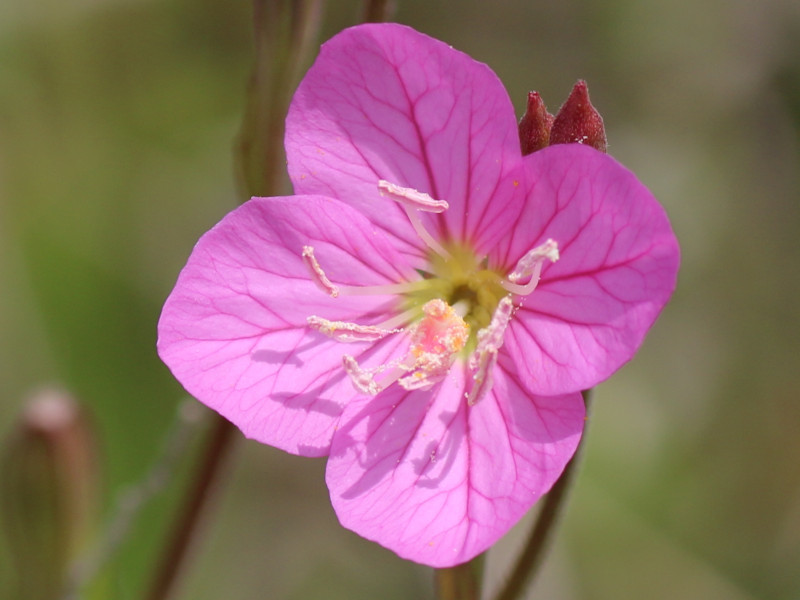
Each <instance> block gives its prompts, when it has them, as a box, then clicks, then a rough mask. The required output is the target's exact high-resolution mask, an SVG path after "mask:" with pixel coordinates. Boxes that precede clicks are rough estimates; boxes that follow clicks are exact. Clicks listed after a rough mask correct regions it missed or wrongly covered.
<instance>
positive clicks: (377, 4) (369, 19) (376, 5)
mask: <svg viewBox="0 0 800 600" xmlns="http://www.w3.org/2000/svg"><path fill="white" fill-rule="evenodd" d="M394 9H395V3H394V2H393V1H392V0H366V2H364V13H363V16H362V19H361V20H362V21H363V22H364V23H380V22H382V21H388V20H389V17H390V16H391V15H392V14H393V13H394Z"/></svg>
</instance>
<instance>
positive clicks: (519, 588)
mask: <svg viewBox="0 0 800 600" xmlns="http://www.w3.org/2000/svg"><path fill="white" fill-rule="evenodd" d="M591 397H592V390H586V391H584V392H583V401H584V404H585V405H586V414H587V417H588V415H589V408H590V405H591ZM587 423H588V420H587ZM585 439H586V429H585V428H584V434H583V437H581V441H580V443H579V444H578V449H577V450H576V451H575V454H574V455H573V457H572V459H571V460H570V461H569V463H568V464H567V466H566V468H565V469H564V472H563V473H562V474H561V477H560V478H559V480H558V481H557V482H556V483H555V485H554V486H553V487H552V489H551V490H550V491H549V492H548V493H547V495H546V496H545V498H544V500H543V504H542V508H541V511H540V512H539V516H538V518H537V520H536V523H535V524H534V526H533V530H532V531H531V535H530V537H529V538H528V542H527V544H526V545H525V548H523V550H522V553H521V554H520V555H519V558H518V559H517V563H516V565H514V569H513V570H512V571H511V575H510V576H509V577H508V579H507V580H506V583H505V586H504V587H503V588H502V589H501V590H500V592H499V593H498V594H497V596H495V600H517V598H519V597H520V595H521V594H522V593H523V592H524V591H525V589H526V587H527V586H528V584H529V583H530V582H531V581H532V580H533V578H534V577H535V576H536V574H537V573H538V571H539V569H540V567H541V566H542V563H543V562H544V557H545V555H546V550H547V549H548V548H549V547H550V543H551V542H552V539H553V533H554V531H555V529H556V526H557V525H558V523H559V522H560V517H561V514H562V513H563V511H564V508H565V506H566V501H567V497H568V496H569V491H570V489H571V488H572V482H573V481H574V480H575V474H576V473H577V471H578V465H579V464H580V459H581V455H582V454H583V452H582V450H583V445H584V440H585Z"/></svg>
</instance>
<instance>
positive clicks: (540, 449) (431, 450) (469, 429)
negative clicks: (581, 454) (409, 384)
mask: <svg viewBox="0 0 800 600" xmlns="http://www.w3.org/2000/svg"><path fill="white" fill-rule="evenodd" d="M466 376H467V374H466V369H465V368H464V367H463V366H461V367H458V366H457V367H454V368H453V369H452V370H451V373H450V375H449V376H448V379H447V380H446V381H445V382H444V383H443V384H442V385H441V386H440V387H439V388H438V390H435V391H434V392H432V393H422V392H407V391H405V390H402V389H401V388H399V386H395V387H393V388H390V389H389V390H386V391H385V392H383V393H381V394H380V395H378V396H377V397H375V398H371V399H369V400H367V401H358V402H354V403H353V404H351V405H349V406H348V407H347V408H346V409H345V412H344V414H343V415H342V421H341V427H340V429H339V430H338V431H337V432H336V434H335V435H334V440H333V444H332V446H331V455H330V458H329V459H328V468H327V477H326V479H327V483H328V488H329V489H330V492H331V501H332V503H333V507H334V509H335V510H336V514H337V515H338V517H339V520H340V521H341V523H342V525H344V526H345V527H348V528H350V529H352V530H353V531H355V532H356V533H358V534H360V535H362V536H364V537H366V538H368V539H371V540H374V541H376V542H378V543H380V544H382V545H384V546H386V547H387V548H390V549H391V550H393V551H395V552H396V553H397V554H399V555H400V556H401V557H403V558H408V559H410V560H414V561H416V562H420V563H423V564H427V565H430V566H433V567H448V566H452V565H456V564H459V563H463V562H465V561H467V560H470V559H471V558H473V557H474V556H476V555H478V554H479V553H481V552H483V551H484V550H486V549H487V548H489V547H490V546H491V545H492V544H494V543H495V542H496V541H497V540H498V539H499V538H500V537H501V536H502V535H503V534H505V533H506V532H507V531H508V530H509V529H510V528H511V527H512V526H513V525H514V524H515V523H516V522H517V521H518V520H519V519H520V518H521V517H522V516H523V515H524V514H525V512H526V511H527V510H528V509H529V508H530V507H531V506H532V505H533V504H534V502H536V500H538V499H539V497H541V495H542V494H544V493H546V492H547V491H548V490H549V489H550V487H551V486H552V485H553V483H554V482H555V481H556V479H558V477H559V476H560V474H561V472H562V471H563V469H564V467H565V466H566V464H567V462H568V461H569V459H570V458H571V456H572V455H573V453H574V452H575V449H576V447H577V444H578V441H579V440H580V436H581V432H582V430H583V423H584V405H583V400H582V398H581V396H580V394H578V393H575V394H569V395H566V396H556V397H547V398H545V397H536V396H532V395H531V394H530V393H529V392H528V391H527V390H526V389H525V388H524V387H523V386H522V385H521V382H520V381H519V380H518V379H517V378H516V377H515V376H513V375H511V374H509V373H508V372H506V371H505V370H503V369H501V368H497V369H496V370H495V373H494V387H493V388H492V390H491V392H489V393H488V394H487V395H486V396H485V397H484V398H483V399H482V400H481V402H479V403H478V404H476V405H474V406H469V405H468V404H467V402H466V399H465V397H464V389H465V378H466Z"/></svg>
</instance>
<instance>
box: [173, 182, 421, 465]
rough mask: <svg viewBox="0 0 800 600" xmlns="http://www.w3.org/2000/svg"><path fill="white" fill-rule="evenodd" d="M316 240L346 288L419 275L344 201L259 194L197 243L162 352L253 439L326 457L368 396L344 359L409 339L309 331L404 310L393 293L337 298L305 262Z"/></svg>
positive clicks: (385, 350) (190, 385) (378, 352)
mask: <svg viewBox="0 0 800 600" xmlns="http://www.w3.org/2000/svg"><path fill="white" fill-rule="evenodd" d="M307 244H310V245H313V246H314V247H315V249H316V254H317V258H318V259H319V261H320V263H321V264H322V266H323V268H324V269H325V270H326V273H327V275H328V276H329V277H330V278H331V279H332V280H333V281H336V282H337V283H340V284H358V285H383V284H392V283H394V282H397V281H400V280H401V279H402V274H403V272H404V270H405V271H407V272H406V273H405V274H406V275H408V272H411V273H413V271H412V270H411V268H410V267H409V266H407V265H406V264H405V261H404V259H403V258H402V256H400V255H399V254H398V253H397V252H396V251H395V250H394V249H393V248H392V246H391V244H389V243H388V242H387V240H386V239H385V236H384V235H382V234H381V232H380V231H378V230H377V229H376V228H375V227H373V226H372V225H371V224H370V223H369V222H368V221H367V220H366V219H365V218H364V217H363V216H362V215H360V214H359V213H358V212H356V211H355V210H353V209H352V208H350V207H348V206H346V205H344V204H342V203H341V202H338V201H336V200H332V199H329V198H322V197H319V196H306V197H299V198H298V197H291V198H254V199H252V200H251V201H250V202H248V203H246V204H244V205H243V206H241V207H239V208H238V209H236V210H234V211H233V212H231V213H230V214H228V215H227V216H226V217H225V218H224V219H223V220H222V221H221V222H220V223H219V224H218V225H217V226H215V227H214V228H213V229H211V231H209V232H208V233H206V234H205V235H204V236H203V237H202V238H201V239H200V241H199V242H198V243H197V245H196V246H195V249H194V251H193V252H192V255H191V257H190V258H189V261H188V263H187V265H186V267H185V268H184V269H183V271H182V272H181V275H180V277H179V279H178V282H177V284H176V286H175V289H174V290H173V292H172V294H171V295H170V296H169V298H168V299H167V302H166V304H165V306H164V309H163V312H162V314H161V319H160V321H159V325H158V332H159V340H158V352H159V355H160V356H161V358H162V360H163V361H164V362H165V363H166V364H167V365H168V366H169V367H170V369H171V370H172V372H173V374H174V375H175V377H176V378H177V379H178V380H179V381H180V382H181V383H182V384H183V386H184V387H185V388H186V390H187V391H188V392H189V393H190V394H192V395H193V396H196V397H197V398H198V399H199V400H201V401H202V402H204V403H205V404H207V405H208V406H210V407H211V408H213V409H215V410H217V411H218V412H219V413H220V414H222V415H223V416H225V417H226V418H227V419H229V420H230V421H232V422H233V423H234V424H235V425H237V426H238V427H239V428H240V429H241V430H242V431H243V432H244V433H245V435H247V436H248V437H252V438H255V439H257V440H258V441H260V442H264V443H267V444H271V445H273V446H277V447H278V448H282V449H284V450H287V451H289V452H293V453H296V454H301V455H308V456H321V455H325V454H327V452H328V447H329V444H330V439H331V435H332V433H333V431H334V428H335V427H336V424H337V422H338V419H339V415H340V413H341V411H342V408H343V407H344V406H345V405H346V404H347V402H348V401H350V400H351V399H352V398H353V397H354V396H356V392H355V390H354V388H353V385H352V382H351V381H350V380H349V378H348V377H347V376H346V375H345V373H344V370H343V369H342V356H343V355H344V354H351V355H354V356H356V357H357V358H359V360H362V361H365V364H367V365H370V364H373V363H376V364H381V363H385V362H389V361H390V360H392V359H394V358H395V357H396V356H398V355H400V354H402V352H404V351H405V347H404V346H403V344H404V340H403V339H402V337H400V336H396V337H395V338H393V339H387V340H382V341H380V342H378V343H354V344H341V343H339V342H336V341H334V340H333V339H331V338H328V337H326V336H324V335H323V334H321V333H319V332H318V331H314V330H312V329H311V328H309V327H308V326H307V321H306V319H307V318H308V317H309V316H311V315H316V316H318V317H322V318H329V319H333V320H346V321H354V322H358V323H360V324H364V325H370V324H376V323H378V322H380V321H381V320H383V319H385V318H387V317H389V316H391V315H392V314H396V313H397V311H398V307H397V306H395V304H396V300H395V299H394V297H393V296H372V297H364V296H360V297H339V298H336V299H334V298H331V297H330V296H328V295H326V294H325V292H323V291H322V290H320V289H319V288H318V287H317V286H316V284H315V283H313V282H312V280H311V277H310V272H309V269H308V267H307V266H306V265H305V263H304V262H303V259H302V256H301V254H302V248H303V246H304V245H307ZM405 346H406V347H407V343H405ZM362 353H363V354H362Z"/></svg>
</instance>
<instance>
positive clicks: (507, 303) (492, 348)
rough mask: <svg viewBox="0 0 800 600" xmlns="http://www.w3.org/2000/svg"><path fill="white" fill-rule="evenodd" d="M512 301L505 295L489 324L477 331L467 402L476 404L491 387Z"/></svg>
mask: <svg viewBox="0 0 800 600" xmlns="http://www.w3.org/2000/svg"><path fill="white" fill-rule="evenodd" d="M513 312H514V303H513V302H512V300H511V296H506V297H505V298H503V299H502V300H500V302H499V303H498V305H497V309H496V310H495V311H494V314H493V315H492V320H491V322H490V323H489V325H488V326H487V327H485V328H483V329H481V330H480V331H479V332H478V344H477V347H476V348H475V352H473V353H472V356H470V357H469V368H470V369H472V370H473V371H474V374H473V375H472V380H473V384H472V389H471V390H470V391H469V393H468V394H467V404H469V405H470V406H472V405H473V404H476V403H477V402H479V401H480V400H481V399H483V397H484V396H486V394H487V393H488V392H489V390H491V389H492V384H493V381H492V372H493V371H494V366H495V365H496V364H497V353H498V351H499V350H500V348H501V347H502V346H503V335H504V334H505V331H506V328H507V327H508V324H509V322H510V321H511V315H512V313H513Z"/></svg>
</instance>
